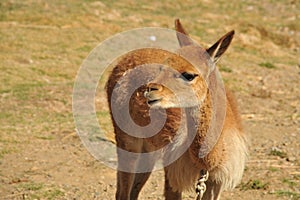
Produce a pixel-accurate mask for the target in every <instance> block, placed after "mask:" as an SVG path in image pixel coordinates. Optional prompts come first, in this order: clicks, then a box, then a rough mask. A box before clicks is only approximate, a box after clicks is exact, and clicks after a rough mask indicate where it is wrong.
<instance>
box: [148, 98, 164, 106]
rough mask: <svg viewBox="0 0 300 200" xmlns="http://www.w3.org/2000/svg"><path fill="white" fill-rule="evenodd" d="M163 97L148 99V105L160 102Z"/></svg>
mask: <svg viewBox="0 0 300 200" xmlns="http://www.w3.org/2000/svg"><path fill="white" fill-rule="evenodd" d="M160 100H161V99H153V100H148V101H147V103H148V105H150V106H152V105H154V104H156V103H158V102H159V101H160Z"/></svg>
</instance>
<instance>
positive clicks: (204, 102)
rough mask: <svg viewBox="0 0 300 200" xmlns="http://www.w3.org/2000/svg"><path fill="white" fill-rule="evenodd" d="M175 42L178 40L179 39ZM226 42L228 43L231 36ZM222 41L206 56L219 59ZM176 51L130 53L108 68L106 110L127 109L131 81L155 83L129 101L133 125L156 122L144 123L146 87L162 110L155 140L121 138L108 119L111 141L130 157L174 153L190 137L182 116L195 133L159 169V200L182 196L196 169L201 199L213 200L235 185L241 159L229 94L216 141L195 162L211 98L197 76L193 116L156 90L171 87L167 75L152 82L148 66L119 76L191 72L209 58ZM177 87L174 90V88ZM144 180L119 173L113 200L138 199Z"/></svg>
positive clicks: (242, 143)
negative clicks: (204, 178) (203, 187)
mask: <svg viewBox="0 0 300 200" xmlns="http://www.w3.org/2000/svg"><path fill="white" fill-rule="evenodd" d="M176 23H177V26H179V27H180V30H181V31H184V29H183V28H182V26H181V24H180V23H179V21H176ZM178 23H179V24H178ZM184 33H185V31H184ZM226 37H227V36H226ZM178 38H179V40H180V38H182V37H178ZM229 39H230V41H231V39H232V36H231V38H229ZM223 40H224V41H226V45H225V47H224V46H222V45H214V46H213V47H212V48H210V49H209V51H210V52H211V53H213V54H214V55H218V56H220V55H221V54H222V53H223V52H224V51H225V50H226V48H227V46H228V45H229V43H230V41H229V43H228V37H227V38H221V39H220V40H219V41H218V42H222V41H223ZM181 44H189V45H190V44H191V42H189V41H187V38H184V41H182V42H181ZM218 46H222V49H221V51H222V52H221V53H220V52H215V51H218V49H214V48H217V47H218ZM185 48H186V49H188V52H189V53H186V52H187V51H185V50H182V49H185ZM224 48H225V49H224ZM182 49H181V50H179V51H178V54H173V53H170V52H167V51H164V50H160V49H139V50H135V51H132V52H129V53H128V54H126V55H124V56H123V57H122V58H121V59H120V61H119V62H118V63H117V65H116V66H115V67H114V69H113V71H112V73H111V75H110V77H109V80H108V82H107V85H106V88H107V96H108V102H109V106H110V110H111V105H118V108H117V109H118V111H119V112H118V113H119V114H120V115H122V113H123V112H124V109H127V107H128V106H127V105H125V103H124V99H125V98H128V95H131V94H128V91H127V89H128V88H130V87H133V86H135V85H136V79H135V78H132V77H136V78H138V77H143V79H145V80H146V81H147V82H150V81H151V82H154V81H153V80H155V83H150V84H148V85H145V86H142V87H140V88H138V89H137V90H136V91H135V92H134V93H133V94H132V95H131V97H130V102H129V109H130V110H129V112H130V116H131V117H132V120H133V121H134V122H135V123H136V124H138V125H140V126H146V125H148V124H149V123H154V124H155V123H158V121H156V119H151V120H150V116H149V109H150V107H149V105H148V104H147V99H146V98H145V97H144V93H145V92H146V91H148V90H149V87H150V89H151V87H152V88H153V87H156V88H155V91H150V92H151V93H150V94H148V98H157V97H161V98H162V100H160V101H159V105H160V106H158V108H157V109H158V110H159V111H161V112H162V111H163V110H164V109H165V110H166V123H165V124H164V126H163V128H162V129H161V130H160V131H159V132H158V133H157V134H156V135H155V136H152V137H149V138H145V139H142V138H136V137H133V136H130V135H128V134H126V133H124V132H123V131H122V130H121V129H120V128H119V127H118V126H117V124H116V122H115V120H114V117H113V116H112V120H113V124H114V129H115V137H116V142H117V146H118V147H120V148H122V149H124V150H127V151H131V152H136V153H141V152H151V151H154V150H159V149H161V148H162V147H164V146H165V145H167V144H170V143H172V144H173V147H175V148H180V142H186V141H188V140H189V139H190V138H189V133H190V132H191V130H189V129H187V128H185V129H182V130H179V127H180V123H182V122H181V120H183V119H181V116H184V117H185V118H186V121H184V123H186V124H185V127H191V126H195V125H196V126H197V130H196V131H197V132H196V136H195V138H193V141H192V144H191V146H190V147H189V148H188V150H187V151H186V152H185V153H184V154H183V155H181V156H180V157H179V158H178V159H177V160H176V161H175V162H173V163H172V164H170V165H168V166H167V167H165V198H166V199H167V200H176V199H181V193H182V191H183V190H187V189H191V188H192V187H193V186H194V184H195V181H196V180H197V178H198V176H199V171H200V170H201V169H206V170H208V171H209V173H210V176H209V180H208V182H207V192H206V193H205V196H204V199H206V200H209V199H219V197H220V194H221V192H222V191H223V190H224V189H230V188H233V187H235V186H236V185H237V184H238V183H239V181H240V179H241V177H242V174H243V170H244V165H245V161H246V157H247V147H246V146H247V141H246V136H245V135H244V133H243V131H242V126H241V119H240V117H239V114H238V110H237V106H236V101H235V100H234V97H233V95H232V93H231V92H230V91H229V90H228V89H226V117H225V121H224V126H223V129H222V132H221V135H220V137H219V138H218V141H216V145H215V146H214V148H213V149H212V150H211V151H210V152H209V153H208V154H207V155H206V156H205V157H204V158H199V157H198V152H199V149H200V148H201V145H202V143H203V140H204V138H205V136H206V134H207V131H208V127H209V124H210V121H211V114H212V113H211V112H212V110H211V106H212V105H211V97H210V95H209V89H208V88H207V86H206V84H205V82H204V79H203V78H200V77H199V78H198V77H197V78H196V79H195V80H193V81H194V82H193V84H191V86H192V87H194V90H195V91H196V96H197V99H198V100H199V105H200V107H199V110H196V111H195V112H194V110H191V107H189V106H188V107H186V108H179V107H177V106H176V105H177V104H176V102H175V101H174V100H173V99H174V98H173V96H172V95H173V94H172V91H171V90H168V88H166V87H164V86H162V85H160V84H162V83H164V84H168V81H171V82H170V83H169V84H171V85H177V84H173V82H172V81H173V80H172V76H173V75H174V74H173V75H172V73H173V72H160V73H163V75H159V76H158V77H153V74H152V73H153V71H155V69H152V68H150V67H149V70H147V71H145V70H134V72H133V74H132V76H131V78H126V76H124V75H125V74H126V73H128V72H129V71H130V70H131V69H134V68H136V67H138V66H140V65H145V64H151V63H158V64H165V65H168V66H170V67H172V68H174V69H175V70H177V71H179V72H180V73H182V72H185V71H188V72H193V73H197V70H196V71H195V68H194V66H193V64H196V65H197V66H202V65H203V66H204V65H205V66H207V60H208V59H209V58H207V57H205V56H206V55H205V54H204V50H203V49H200V50H199V49H197V51H196V53H195V52H194V53H193V52H191V51H190V49H189V46H187V47H182ZM194 49H195V48H194ZM198 54H199V57H198V59H195V58H194V57H195V56H196V57H197V55H198ZM219 54H220V55H219ZM179 55H182V56H183V57H188V56H192V58H188V59H189V60H190V59H191V60H193V59H194V61H195V62H194V61H192V64H191V63H190V62H188V61H186V60H185V59H184V58H182V57H181V56H179ZM213 60H218V58H213ZM200 68H201V67H200ZM201 69H202V68H201ZM209 73H210V72H208V71H205V70H204V71H202V75H204V76H206V75H209ZM168 77H169V78H168ZM173 79H174V78H173ZM120 80H122V81H120ZM211 80H213V78H211ZM151 84H152V85H151ZM178 85H179V86H180V84H178ZM179 86H178V87H179ZM177 89H178V90H180V89H181V88H180V87H179V88H177ZM113 90H115V92H117V94H118V95H117V97H116V98H114V99H112V92H113ZM146 96H147V95H146ZM170 105H172V106H170ZM173 105H175V106H173ZM111 114H112V113H111ZM141 134H143V133H141ZM162 153H163V152H162ZM120 162H121V161H120ZM124 162H125V161H124ZM119 164H125V165H128V169H130V168H136V167H138V166H139V164H141V163H139V162H138V158H137V157H136V158H128V159H127V160H126V163H119ZM143 164H145V163H143ZM147 164H148V165H149V169H150V170H151V169H152V168H153V166H154V162H153V161H152V160H149V163H147ZM149 175H150V173H137V174H135V173H127V172H122V171H119V172H118V180H117V181H118V184H117V193H116V199H118V200H121V199H122V200H123V199H124V200H129V199H130V200H132V199H137V198H138V194H139V192H140V190H141V188H142V187H143V185H144V184H145V182H146V181H147V179H148V177H149Z"/></svg>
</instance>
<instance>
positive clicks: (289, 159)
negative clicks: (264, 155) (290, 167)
mask: <svg viewBox="0 0 300 200" xmlns="http://www.w3.org/2000/svg"><path fill="white" fill-rule="evenodd" d="M286 161H288V162H295V161H296V157H294V156H292V157H288V158H286Z"/></svg>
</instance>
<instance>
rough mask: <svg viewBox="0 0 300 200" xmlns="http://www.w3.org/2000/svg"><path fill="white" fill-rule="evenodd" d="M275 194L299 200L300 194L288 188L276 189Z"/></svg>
mask: <svg viewBox="0 0 300 200" xmlns="http://www.w3.org/2000/svg"><path fill="white" fill-rule="evenodd" d="M275 194H276V195H277V196H279V197H284V196H285V197H289V198H290V199H291V200H299V199H300V194H299V193H296V192H292V191H288V190H277V191H275Z"/></svg>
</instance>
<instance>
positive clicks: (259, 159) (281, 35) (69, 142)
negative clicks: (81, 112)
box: [0, 0, 300, 200]
mask: <svg viewBox="0 0 300 200" xmlns="http://www.w3.org/2000/svg"><path fill="white" fill-rule="evenodd" d="M299 10H300V4H299V2H298V1H297V0H278V1H275V0H263V1H259V0H249V1H238V0H233V1H225V0H215V1H212V0H205V1H202V2H201V3H195V1H185V2H184V1H177V0H176V1H159V2H151V3H149V1H136V2H133V1H129V0H125V1H101V2H100V1H92V0H89V1H83V0H82V1H79V0H78V1H75V0H69V1H59V0H53V1H42V0H38V1H34V0H24V1H17V0H2V1H1V2H0V71H1V73H0V199H101V200H103V199H113V196H114V192H115V184H116V180H115V171H113V170H111V169H109V168H107V167H106V166H105V165H102V164H101V163H100V162H98V161H96V160H95V159H94V158H93V157H92V156H91V155H90V154H89V153H88V152H87V150H86V149H85V148H84V147H83V146H82V144H81V142H80V140H79V138H78V137H77V135H76V133H75V126H74V123H73V118H72V88H73V83H74V80H75V77H76V73H77V70H78V69H79V67H80V64H81V62H82V61H83V59H84V58H85V57H86V56H87V55H88V53H89V52H90V51H91V50H92V49H93V48H94V47H95V46H96V45H97V44H98V43H100V42H101V41H102V40H104V39H105V38H107V37H109V36H111V35H113V34H115V33H118V32H121V31H125V30H129V29H132V28H137V27H145V26H158V27H167V28H173V21H174V19H175V18H177V17H180V18H181V20H182V23H183V24H184V25H185V27H186V29H187V30H189V32H190V33H191V35H192V36H193V38H195V39H196V40H197V41H199V42H200V44H202V45H203V46H208V45H209V44H210V42H214V41H215V40H216V39H218V38H219V37H220V36H221V35H223V34H224V33H225V32H227V31H229V30H231V29H235V30H236V37H235V39H234V40H233V43H232V45H231V47H230V49H229V52H227V53H226V55H225V56H224V58H223V59H222V60H221V61H220V64H219V68H220V70H221V72H222V76H223V78H224V80H225V82H226V84H228V85H229V86H230V87H231V88H232V89H233V90H234V91H235V93H236V96H237V99H238V102H239V104H240V108H241V113H242V117H243V119H244V126H245V130H246V131H247V132H248V133H249V134H250V135H251V136H252V145H251V158H250V160H249V162H248V164H247V169H246V171H245V175H244V178H243V181H242V183H241V185H240V186H239V187H238V188H236V189H235V190H234V191H231V192H227V193H225V194H224V196H223V199H228V200H229V199H233V200H234V199H261V198H263V199H265V200H271V199H272V200H273V199H300V191H299V188H300V139H299V138H300V125H299V124H300V100H299V99H300V87H299V85H300V57H299V55H300V13H299ZM102 101H103V100H102ZM98 103H99V105H100V106H101V105H105V104H104V102H101V101H100V102H98ZM98 108H99V106H98ZM103 110H104V111H102V112H101V113H100V116H99V117H104V118H105V117H108V115H107V112H105V109H103ZM161 175H162V173H161V172H155V173H154V174H153V176H152V177H151V179H150V181H149V182H148V183H147V185H146V187H145V188H144V190H143V191H142V194H141V199H162V186H163V181H162V178H161ZM194 197H195V194H194V193H193V192H191V193H186V194H185V199H194Z"/></svg>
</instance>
